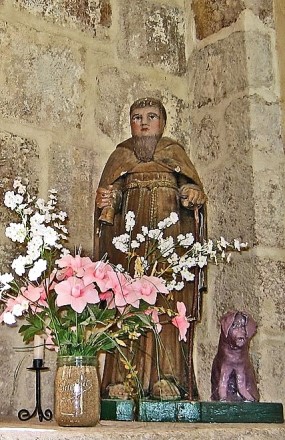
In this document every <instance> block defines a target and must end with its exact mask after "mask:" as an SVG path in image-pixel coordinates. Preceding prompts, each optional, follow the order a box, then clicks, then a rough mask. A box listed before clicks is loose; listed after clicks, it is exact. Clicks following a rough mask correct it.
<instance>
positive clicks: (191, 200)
mask: <svg viewBox="0 0 285 440" xmlns="http://www.w3.org/2000/svg"><path fill="white" fill-rule="evenodd" d="M179 194H180V200H181V205H182V206H184V208H188V209H189V208H190V209H191V208H194V207H195V206H198V207H200V206H202V205H204V203H206V201H207V196H206V194H205V193H204V191H202V190H201V189H199V187H198V186H196V185H192V184H186V185H183V186H182V187H181V188H180V190H179Z"/></svg>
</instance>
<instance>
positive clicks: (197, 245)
mask: <svg viewBox="0 0 285 440" xmlns="http://www.w3.org/2000/svg"><path fill="white" fill-rule="evenodd" d="M193 251H194V252H195V253H199V252H202V245H201V243H199V242H196V243H194V244H193Z"/></svg>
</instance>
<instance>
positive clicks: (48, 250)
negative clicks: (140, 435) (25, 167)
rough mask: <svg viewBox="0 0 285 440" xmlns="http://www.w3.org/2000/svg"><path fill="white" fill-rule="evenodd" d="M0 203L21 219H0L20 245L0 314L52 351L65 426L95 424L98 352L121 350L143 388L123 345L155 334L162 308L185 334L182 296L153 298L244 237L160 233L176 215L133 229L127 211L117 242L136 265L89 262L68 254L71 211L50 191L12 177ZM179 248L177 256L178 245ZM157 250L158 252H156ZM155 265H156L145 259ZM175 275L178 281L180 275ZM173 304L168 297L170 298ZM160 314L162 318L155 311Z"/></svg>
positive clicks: (4, 282)
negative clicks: (146, 253)
mask: <svg viewBox="0 0 285 440" xmlns="http://www.w3.org/2000/svg"><path fill="white" fill-rule="evenodd" d="M4 204H5V206H6V207H7V208H9V209H10V210H11V211H13V212H14V214H15V215H16V216H18V220H19V221H18V222H11V223H10V224H9V225H8V226H7V227H6V236H7V237H8V238H10V239H11V240H12V241H13V242H15V243H16V245H17V251H19V252H20V253H19V255H18V256H17V257H16V258H15V259H14V260H13V261H12V264H11V269H12V270H11V272H6V273H4V274H2V275H0V294H1V302H2V303H3V304H4V310H3V312H2V314H1V316H0V321H1V322H3V323H5V324H8V325H12V326H13V325H17V321H18V319H24V320H25V321H26V322H25V323H24V324H23V325H21V327H20V328H19V332H20V334H21V335H22V336H23V341H24V342H27V343H28V342H31V341H32V340H33V339H34V338H35V336H38V335H41V336H42V337H44V339H45V346H46V347H47V348H49V349H54V350H56V351H57V356H58V362H57V373H56V379H55V418H56V421H57V423H58V424H59V425H62V426H92V425H95V424H96V423H97V422H98V420H99V417H100V396H99V384H98V376H97V359H98V355H99V354H100V353H107V352H111V351H114V350H117V351H118V352H119V353H120V356H121V358H122V360H123V362H124V365H125V368H126V369H127V370H128V377H129V378H130V379H131V382H132V384H133V385H134V388H135V391H134V392H135V393H139V390H140V383H139V380H138V375H137V371H136V366H135V365H133V364H132V363H131V361H130V359H129V358H128V357H127V356H126V354H125V353H126V352H125V347H126V346H127V342H128V341H134V340H139V339H140V337H141V336H142V335H144V334H146V333H148V332H150V331H151V332H153V333H154V335H155V336H156V337H158V334H159V332H160V331H161V328H162V325H163V324H164V323H165V316H167V317H168V318H169V319H168V322H170V324H172V325H174V326H175V327H177V328H178V330H179V339H180V340H185V337H186V333H187V329H188V327H189V322H188V319H187V316H186V314H185V307H184V304H183V302H182V301H181V302H177V304H176V305H175V306H176V307H175V309H174V308H171V306H169V307H167V308H165V306H164V307H162V306H160V305H158V303H157V299H158V297H159V296H161V295H162V296H164V297H165V298H167V296H168V295H171V290H173V289H177V290H178V289H179V287H180V285H181V283H183V282H184V280H190V281H191V280H193V274H192V272H191V268H193V267H194V266H199V267H203V266H204V265H206V264H207V261H208V260H211V261H214V262H217V261H218V260H227V259H228V254H227V251H228V250H229V249H236V250H241V249H243V248H245V247H246V245H245V244H243V243H239V242H238V241H237V240H235V242H234V243H233V244H230V243H228V242H226V241H225V240H224V239H223V238H221V240H218V241H215V242H214V241H212V240H208V241H207V242H204V243H202V244H201V243H195V242H194V238H193V237H192V236H190V235H191V234H187V235H186V236H182V235H181V236H179V237H177V239H176V241H175V242H174V241H173V239H172V238H167V239H165V238H164V237H163V231H164V230H165V229H167V228H168V227H169V226H170V225H171V224H173V222H175V221H177V219H176V214H175V213H172V214H171V215H170V217H169V218H167V219H165V220H164V221H163V222H160V224H159V225H158V228H157V229H154V230H149V229H148V228H147V227H143V228H142V231H141V233H140V234H139V235H138V236H137V237H132V229H133V225H134V222H135V214H134V213H131V212H130V213H128V214H127V216H126V225H127V230H128V233H127V234H124V235H123V236H120V237H117V239H115V240H114V245H115V247H117V248H118V249H120V250H121V251H122V252H125V253H126V254H127V256H128V258H129V259H130V261H131V260H135V262H134V264H135V272H134V276H133V277H131V276H130V274H129V272H128V271H124V270H123V269H122V268H121V267H119V266H114V265H112V262H109V261H108V260H107V259H106V260H102V261H95V262H94V261H92V260H91V258H89V257H88V256H82V252H81V249H80V248H79V249H78V251H77V252H75V255H74V256H73V255H71V254H70V252H69V250H67V249H66V248H65V247H64V243H65V242H66V241H67V236H68V230H67V227H66V219H67V214H66V213H65V212H63V211H60V210H59V209H58V200H57V193H56V191H55V190H51V191H50V192H49V196H48V201H47V202H46V201H44V200H43V199H41V198H36V196H32V195H31V194H30V193H29V192H28V188H27V183H26V182H25V181H23V180H22V179H20V178H17V179H15V181H14V184H13V189H12V190H11V191H7V192H6V193H5V198H4ZM146 236H148V237H151V239H152V244H153V248H152V251H151V252H152V253H153V252H154V249H156V254H155V255H156V258H155V260H154V259H153V258H151V259H150V261H152V263H150V262H149V261H148V260H147V259H145V258H142V257H139V256H138V255H137V253H136V249H137V248H138V247H139V244H140V242H143V241H144V240H145V237H146ZM178 246H179V247H181V248H183V249H184V252H183V253H182V254H181V253H180V254H178V253H177V252H176V251H177V247H178ZM157 252H159V255H160V256H159V257H158V256H157V255H158V254H157ZM158 260H160V262H161V261H163V260H164V261H165V264H164V270H161V266H160V270H159V271H158V270H156V267H157V261H158ZM150 264H151V265H152V267H151V266H150ZM179 277H180V279H181V280H180V281H179V280H178V278H179ZM169 304H171V302H170V303H169ZM161 316H163V321H161V322H160V317H161Z"/></svg>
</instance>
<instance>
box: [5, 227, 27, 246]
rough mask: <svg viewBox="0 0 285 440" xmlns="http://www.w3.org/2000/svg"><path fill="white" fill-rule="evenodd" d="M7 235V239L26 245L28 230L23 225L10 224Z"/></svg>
mask: <svg viewBox="0 0 285 440" xmlns="http://www.w3.org/2000/svg"><path fill="white" fill-rule="evenodd" d="M5 234H6V237H8V238H10V239H11V240H12V241H18V242H19V243H24V241H25V238H26V235H27V230H26V227H25V225H24V224H23V223H10V225H9V226H7V228H6V231H5Z"/></svg>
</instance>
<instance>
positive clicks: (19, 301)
mask: <svg viewBox="0 0 285 440" xmlns="http://www.w3.org/2000/svg"><path fill="white" fill-rule="evenodd" d="M16 306H21V307H20V310H19V315H18V314H17V316H21V315H22V314H23V312H24V310H27V309H28V307H29V301H28V300H27V299H26V298H25V297H24V296H23V295H18V296H17V297H16V298H8V300H7V302H6V307H5V310H4V311H3V313H2V314H1V315H0V322H3V320H4V315H5V313H12V312H13V311H14V307H16Z"/></svg>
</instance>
